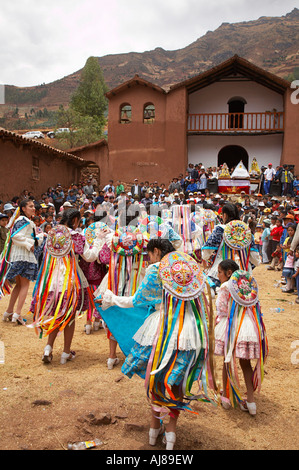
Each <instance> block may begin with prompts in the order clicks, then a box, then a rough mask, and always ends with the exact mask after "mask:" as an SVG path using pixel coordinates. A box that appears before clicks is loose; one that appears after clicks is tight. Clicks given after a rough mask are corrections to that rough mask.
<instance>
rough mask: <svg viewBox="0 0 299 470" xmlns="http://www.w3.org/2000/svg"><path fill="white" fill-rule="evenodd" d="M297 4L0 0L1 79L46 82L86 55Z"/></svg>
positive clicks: (163, 42)
mask: <svg viewBox="0 0 299 470" xmlns="http://www.w3.org/2000/svg"><path fill="white" fill-rule="evenodd" d="M295 6H296V2H295V1H291V0H290V1H288V0H285V1H284V2H280V1H276V0H274V1H273V0H263V2H261V1H260V0H251V1H250V2H248V1H247V0H246V1H245V0H226V1H225V2H220V0H209V1H208V2H207V1H206V0H151V1H150V2H144V1H142V0H109V1H108V2H107V1H106V0H105V1H103V0H85V1H83V0H51V1H49V0H44V1H43V2H38V0H10V2H7V1H4V0H2V1H1V5H0V64H1V79H2V80H3V81H4V83H6V84H13V85H18V86H32V85H38V84H40V83H44V82H45V83H49V82H51V81H54V80H57V79H59V78H62V77H63V76H65V75H68V74H70V73H73V72H75V71H76V70H78V69H80V68H82V67H83V66H84V64H85V62H86V60H87V58H88V57H89V56H91V55H95V56H99V57H101V56H104V55H108V54H118V53H125V52H131V51H136V52H143V51H146V50H152V49H154V48H155V47H162V48H164V49H167V50H175V49H179V48H183V47H186V46H187V45H189V44H190V43H191V42H193V41H195V40H196V39H197V38H199V37H201V36H203V35H204V34H205V33H206V32H207V31H208V30H214V29H216V28H217V27H219V26H220V25H221V23H223V22H230V23H234V22H240V21H250V20H254V19H257V18H259V17H260V16H281V15H285V14H286V13H288V12H289V11H291V10H292V9H293V8H294V7H295Z"/></svg>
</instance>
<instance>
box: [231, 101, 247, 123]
mask: <svg viewBox="0 0 299 470" xmlns="http://www.w3.org/2000/svg"><path fill="white" fill-rule="evenodd" d="M227 104H228V112H229V113H230V116H229V128H230V129H243V114H244V112H245V104H247V102H246V100H245V99H244V98H242V97H240V96H234V97H233V98H231V99H230V100H228V102H227Z"/></svg>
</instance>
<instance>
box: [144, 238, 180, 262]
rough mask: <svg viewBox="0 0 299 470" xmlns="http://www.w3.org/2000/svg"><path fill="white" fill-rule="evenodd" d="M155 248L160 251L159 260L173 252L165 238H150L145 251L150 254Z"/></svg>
mask: <svg viewBox="0 0 299 470" xmlns="http://www.w3.org/2000/svg"><path fill="white" fill-rule="evenodd" d="M155 248H158V250H161V259H162V258H164V256H166V255H167V253H171V252H172V251H175V249H174V247H173V245H172V243H170V241H169V240H167V239H165V238H152V239H151V240H150V241H149V242H148V244H147V251H150V252H151V253H152V252H153V251H154V249H155Z"/></svg>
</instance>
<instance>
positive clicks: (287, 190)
mask: <svg viewBox="0 0 299 470" xmlns="http://www.w3.org/2000/svg"><path fill="white" fill-rule="evenodd" d="M293 179H294V177H293V174H292V173H291V172H290V171H289V167H288V165H283V168H282V172H281V175H280V182H281V184H282V196H287V195H291V194H292V182H293Z"/></svg>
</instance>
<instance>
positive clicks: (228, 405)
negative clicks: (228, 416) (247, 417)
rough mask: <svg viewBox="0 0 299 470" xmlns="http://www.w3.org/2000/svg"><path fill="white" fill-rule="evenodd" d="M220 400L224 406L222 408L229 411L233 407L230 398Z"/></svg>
mask: <svg viewBox="0 0 299 470" xmlns="http://www.w3.org/2000/svg"><path fill="white" fill-rule="evenodd" d="M220 400H221V405H222V408H224V409H225V410H229V409H230V408H231V407H232V404H231V402H230V399H229V398H226V397H222V396H221V397H220Z"/></svg>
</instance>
